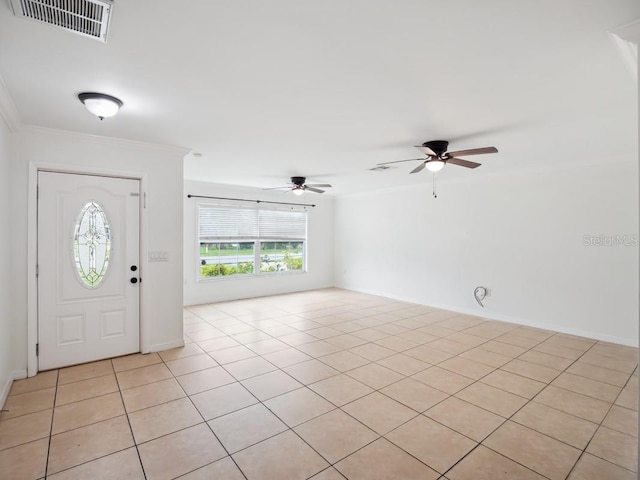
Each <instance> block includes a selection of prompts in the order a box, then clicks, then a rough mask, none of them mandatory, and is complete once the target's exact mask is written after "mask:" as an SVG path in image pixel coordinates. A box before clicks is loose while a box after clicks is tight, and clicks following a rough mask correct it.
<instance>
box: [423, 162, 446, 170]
mask: <svg viewBox="0 0 640 480" xmlns="http://www.w3.org/2000/svg"><path fill="white" fill-rule="evenodd" d="M444 163H445V162H444V161H443V160H429V161H428V162H427V164H426V165H425V166H426V167H427V170H429V171H430V172H439V171H440V170H442V167H444Z"/></svg>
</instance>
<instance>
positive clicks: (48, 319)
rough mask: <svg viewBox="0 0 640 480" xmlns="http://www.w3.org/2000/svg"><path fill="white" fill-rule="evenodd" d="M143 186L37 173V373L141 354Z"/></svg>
mask: <svg viewBox="0 0 640 480" xmlns="http://www.w3.org/2000/svg"><path fill="white" fill-rule="evenodd" d="M139 195H140V181H139V180H134V179H126V178H112V177H100V176H93V175H80V174H69V173H55V172H46V171H40V172H38V351H39V352H38V369H39V370H47V369H51V368H58V367H63V366H68V365H74V364H77V363H83V362H89V361H93V360H99V359H102V358H108V357H115V356H118V355H125V354H128V353H134V352H139V351H140V325H139V323H140V307H139V305H140V283H139V279H140V270H139V251H140V246H139V224H140V203H139V199H140V196H139Z"/></svg>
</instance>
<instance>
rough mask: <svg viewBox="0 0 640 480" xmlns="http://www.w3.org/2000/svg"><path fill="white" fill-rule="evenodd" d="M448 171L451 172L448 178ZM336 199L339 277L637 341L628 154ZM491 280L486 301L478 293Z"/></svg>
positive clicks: (490, 313) (394, 293)
mask: <svg viewBox="0 0 640 480" xmlns="http://www.w3.org/2000/svg"><path fill="white" fill-rule="evenodd" d="M441 177H444V174H442V175H441ZM438 192H439V196H438V198H437V199H434V198H433V197H432V196H431V185H430V184H428V185H424V186H421V187H419V188H411V189H404V190H396V191H386V192H378V193H372V194H364V195H358V196H351V197H341V198H339V199H337V200H336V206H335V210H336V211H335V216H336V240H335V241H336V257H335V271H336V286H337V287H342V288H347V289H352V290H358V291H363V292H369V293H374V294H379V295H384V296H388V297H393V298H398V299H405V300H408V301H413V302H417V303H421V304H427V305H433V306H436V307H440V308H446V309H450V310H455V311H459V312H466V313H473V314H477V315H480V316H484V317H487V318H493V319H502V320H505V321H511V322H515V323H521V324H529V325H537V326H542V327H546V328H549V329H553V330H558V331H564V332H569V333H574V334H579V335H585V336H589V337H593V338H599V339H606V340H610V341H614V342H619V343H625V344H630V345H637V343H638V246H637V243H636V245H635V246H586V245H585V243H584V242H585V241H584V238H583V237H584V236H585V235H596V236H598V235H608V236H614V235H635V237H633V238H634V239H636V240H637V238H638V237H637V235H638V165H637V159H635V158H632V159H628V160H627V161H624V162H619V163H607V164H606V165H599V166H584V167H579V168H575V167H573V168H565V169H562V168H558V169H555V170H553V171H546V172H528V173H519V174H513V175H508V176H501V177H481V176H478V177H471V176H470V177H469V179H465V180H464V181H456V182H453V181H452V182H446V181H441V182H440V183H439V187H438ZM480 285H482V286H485V287H489V288H491V291H492V292H491V297H488V298H487V299H486V301H485V302H484V303H485V308H484V309H483V308H480V306H479V305H478V304H477V303H476V301H475V299H474V297H473V290H474V288H475V287H477V286H480Z"/></svg>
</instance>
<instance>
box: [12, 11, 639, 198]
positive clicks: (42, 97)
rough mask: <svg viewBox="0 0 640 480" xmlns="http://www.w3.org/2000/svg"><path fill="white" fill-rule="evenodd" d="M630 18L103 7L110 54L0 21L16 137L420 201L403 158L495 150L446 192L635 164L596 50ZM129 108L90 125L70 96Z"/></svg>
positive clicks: (631, 102)
mask: <svg viewBox="0 0 640 480" xmlns="http://www.w3.org/2000/svg"><path fill="white" fill-rule="evenodd" d="M638 18H640V2H638V1H637V0H562V1H558V0H518V1H513V0H483V1H481V2H479V1H477V0H446V1H445V0H393V1H392V0H386V1H384V0H349V1H344V0H322V1H316V2H306V1H300V0H271V1H264V0H245V1H230V0H227V1H212V0H187V1H184V2H171V3H170V2H167V1H163V0H129V1H124V0H115V3H114V8H113V17H112V23H111V27H110V31H109V36H108V42H107V43H106V44H102V43H100V42H97V41H95V40H91V39H87V38H84V37H82V36H79V35H76V34H73V33H69V32H66V31H63V30H60V29H57V28H55V27H51V26H48V25H44V24H39V23H36V22H34V21H30V20H26V19H22V18H17V17H15V16H13V14H12V12H11V9H10V7H9V3H8V0H3V2H2V3H0V76H1V77H2V78H3V79H4V82H5V84H6V87H7V90H8V92H9V94H10V97H11V99H12V100H13V102H14V104H15V106H16V108H17V111H18V112H19V115H20V118H21V119H22V122H23V123H24V124H26V125H36V126H42V127H49V128H56V129H63V130H70V131H76V132H82V133H87V134H97V135H105V136H110V137H119V138H126V139H132V140H139V141H145V142H153V143H161V144H171V145H179V146H184V147H188V148H192V149H193V151H194V152H199V153H201V154H202V156H201V158H194V157H192V156H189V157H188V158H187V160H186V162H185V178H187V179H197V180H207V181H211V182H215V183H224V184H233V185H245V186H255V187H261V188H265V187H274V186H278V185H282V184H284V183H286V182H287V181H288V178H289V177H290V176H292V175H300V176H307V177H308V181H309V182H311V183H325V182H327V183H332V184H333V185H334V187H335V188H333V189H332V190H331V191H332V193H333V194H335V193H345V192H353V191H361V190H369V189H374V188H384V187H391V186H397V185H404V184H415V183H429V182H430V180H431V178H430V174H428V173H427V172H426V171H424V172H422V173H421V174H416V175H409V174H408V172H409V171H410V170H411V169H412V168H413V167H414V166H417V165H418V163H417V162H416V163H415V164H413V163H405V164H401V165H400V166H399V167H398V168H396V169H393V170H388V171H385V172H371V171H368V169H370V168H372V167H374V166H375V164H376V163H378V162H386V161H393V160H401V159H405V158H417V157H419V156H420V153H419V152H418V151H417V150H415V149H414V148H413V147H412V146H413V145H416V144H419V143H422V142H424V141H426V140H435V139H444V140H449V141H450V142H451V148H452V149H456V150H457V149H466V148H475V147H484V146H489V145H494V146H496V147H497V148H498V149H499V150H500V153H499V154H495V155H486V156H483V157H471V158H469V159H470V160H478V161H480V162H482V163H483V165H482V167H480V168H479V169H476V170H468V169H464V168H461V167H455V166H448V167H446V168H445V170H443V171H442V173H441V174H439V176H440V178H441V179H442V180H448V179H456V178H472V177H473V176H482V175H487V174H501V173H510V172H513V171H516V170H522V169H531V168H558V167H559V166H560V167H561V166H562V165H565V164H566V165H570V164H571V165H572V164H576V163H581V162H585V163H593V162H602V161H618V160H621V159H627V158H637V143H638V138H637V131H638V130H637V100H636V95H637V91H636V90H637V88H636V82H635V80H634V78H633V76H632V75H631V74H629V72H628V71H627V69H626V66H625V64H624V62H623V61H622V59H621V56H620V55H619V52H618V51H617V49H616V47H615V45H614V43H613V42H612V41H611V39H610V38H609V35H608V32H609V31H612V30H614V29H615V28H616V27H619V26H621V25H624V24H627V23H629V22H632V21H634V20H637V19H638ZM82 91H98V92H103V93H107V94H110V95H114V96H117V97H119V98H120V99H122V100H123V102H124V107H123V108H122V110H121V112H120V114H119V115H118V116H116V117H114V118H111V119H106V120H104V121H103V122H100V121H99V120H98V119H97V118H95V117H93V116H92V115H90V114H89V113H88V112H87V111H86V110H85V109H84V107H83V106H82V105H81V103H80V102H79V101H78V100H77V98H76V95H77V94H78V93H80V92H82Z"/></svg>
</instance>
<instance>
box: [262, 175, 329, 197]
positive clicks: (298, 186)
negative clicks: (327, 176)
mask: <svg viewBox="0 0 640 480" xmlns="http://www.w3.org/2000/svg"><path fill="white" fill-rule="evenodd" d="M306 181H307V179H306V178H305V177H291V182H290V183H289V185H287V186H284V187H275V188H265V189H264V190H291V191H292V192H293V194H294V195H302V194H303V193H304V192H305V191H307V190H308V191H310V192H314V193H324V190H320V188H330V187H331V185H329V184H328V183H304V182H306Z"/></svg>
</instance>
